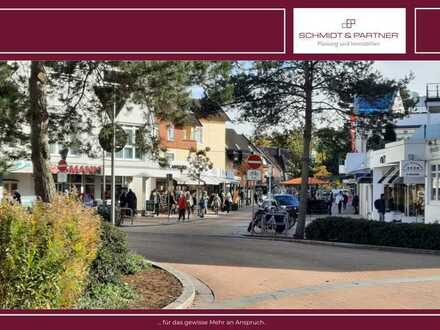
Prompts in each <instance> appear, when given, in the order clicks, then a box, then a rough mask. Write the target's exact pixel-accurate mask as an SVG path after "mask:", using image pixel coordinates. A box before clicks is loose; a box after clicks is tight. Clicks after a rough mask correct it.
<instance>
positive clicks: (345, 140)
mask: <svg viewBox="0 0 440 330" xmlns="http://www.w3.org/2000/svg"><path fill="white" fill-rule="evenodd" d="M314 136H315V144H314V149H315V150H316V152H318V153H319V154H320V155H321V157H320V158H321V159H320V161H319V164H321V165H324V166H325V167H326V168H327V170H328V171H329V172H330V173H332V174H333V175H337V174H338V173H339V163H340V161H341V160H342V159H345V156H346V154H347V153H348V152H350V151H351V143H350V131H349V127H348V125H347V124H346V125H344V126H343V127H341V128H333V127H325V128H321V129H318V130H316V132H315V133H314Z"/></svg>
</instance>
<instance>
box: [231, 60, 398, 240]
mask: <svg viewBox="0 0 440 330" xmlns="http://www.w3.org/2000/svg"><path fill="white" fill-rule="evenodd" d="M233 82H234V85H235V90H234V96H235V102H236V104H237V105H238V106H239V108H240V110H241V114H242V119H243V120H248V121H253V122H254V123H256V124H257V127H258V130H260V131H262V130H264V129H274V127H276V128H277V129H278V130H281V129H288V128H291V127H297V128H298V127H300V128H302V131H303V150H302V152H303V153H302V157H301V178H302V185H301V191H300V209H299V216H298V224H297V227H296V232H295V237H297V238H303V237H304V230H305V218H306V211H307V203H308V177H309V176H310V166H311V157H310V154H311V153H310V150H311V141H312V128H313V121H314V117H313V116H314V115H315V119H316V115H317V114H322V113H324V112H331V114H332V116H333V118H338V117H340V116H342V117H343V118H344V120H346V116H348V115H351V114H353V98H354V96H355V95H362V96H364V97H367V98H376V97H378V96H383V95H386V94H388V93H391V92H393V91H395V90H396V89H397V88H399V87H400V85H399V83H400V82H395V81H390V80H385V79H383V78H382V77H381V75H380V74H379V73H377V72H375V71H374V70H373V69H372V62H358V61H345V62H344V61H335V62H331V61H291V62H284V61H277V62H253V63H251V64H250V65H247V66H246V67H245V68H242V70H240V71H238V72H237V74H236V75H234V77H233Z"/></svg>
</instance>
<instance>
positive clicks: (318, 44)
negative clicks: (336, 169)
mask: <svg viewBox="0 0 440 330" xmlns="http://www.w3.org/2000/svg"><path fill="white" fill-rule="evenodd" d="M293 14H294V17H293V24H294V27H293V30H294V41H293V48H294V52H295V53H298V54H318V53H320V54H335V53H339V54H344V53H345V54H366V53H370V54H387V53H389V54H401V53H405V51H406V47H405V32H406V26H405V24H406V16H405V9H404V8H295V9H294V12H293ZM377 22H381V24H377Z"/></svg>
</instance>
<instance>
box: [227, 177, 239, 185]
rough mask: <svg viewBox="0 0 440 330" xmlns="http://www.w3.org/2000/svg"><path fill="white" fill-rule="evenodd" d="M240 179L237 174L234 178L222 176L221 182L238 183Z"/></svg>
mask: <svg viewBox="0 0 440 330" xmlns="http://www.w3.org/2000/svg"><path fill="white" fill-rule="evenodd" d="M240 181H241V178H240V177H239V176H234V178H224V179H223V182H225V183H231V184H239V183H240Z"/></svg>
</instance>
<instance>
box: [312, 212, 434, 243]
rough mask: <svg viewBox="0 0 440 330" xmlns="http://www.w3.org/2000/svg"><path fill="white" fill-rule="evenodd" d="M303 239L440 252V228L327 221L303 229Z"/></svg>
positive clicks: (340, 219) (314, 223)
mask: <svg viewBox="0 0 440 330" xmlns="http://www.w3.org/2000/svg"><path fill="white" fill-rule="evenodd" d="M306 238H307V239H310V240H318V241H331V242H344V243H357V244H370V245H382V246H394V247H405V248H414V249H428V250H440V224H420V223H393V222H379V221H369V220H364V219H353V218H340V217H326V218H320V219H316V220H315V221H313V222H312V223H311V224H309V225H308V226H307V227H306Z"/></svg>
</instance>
